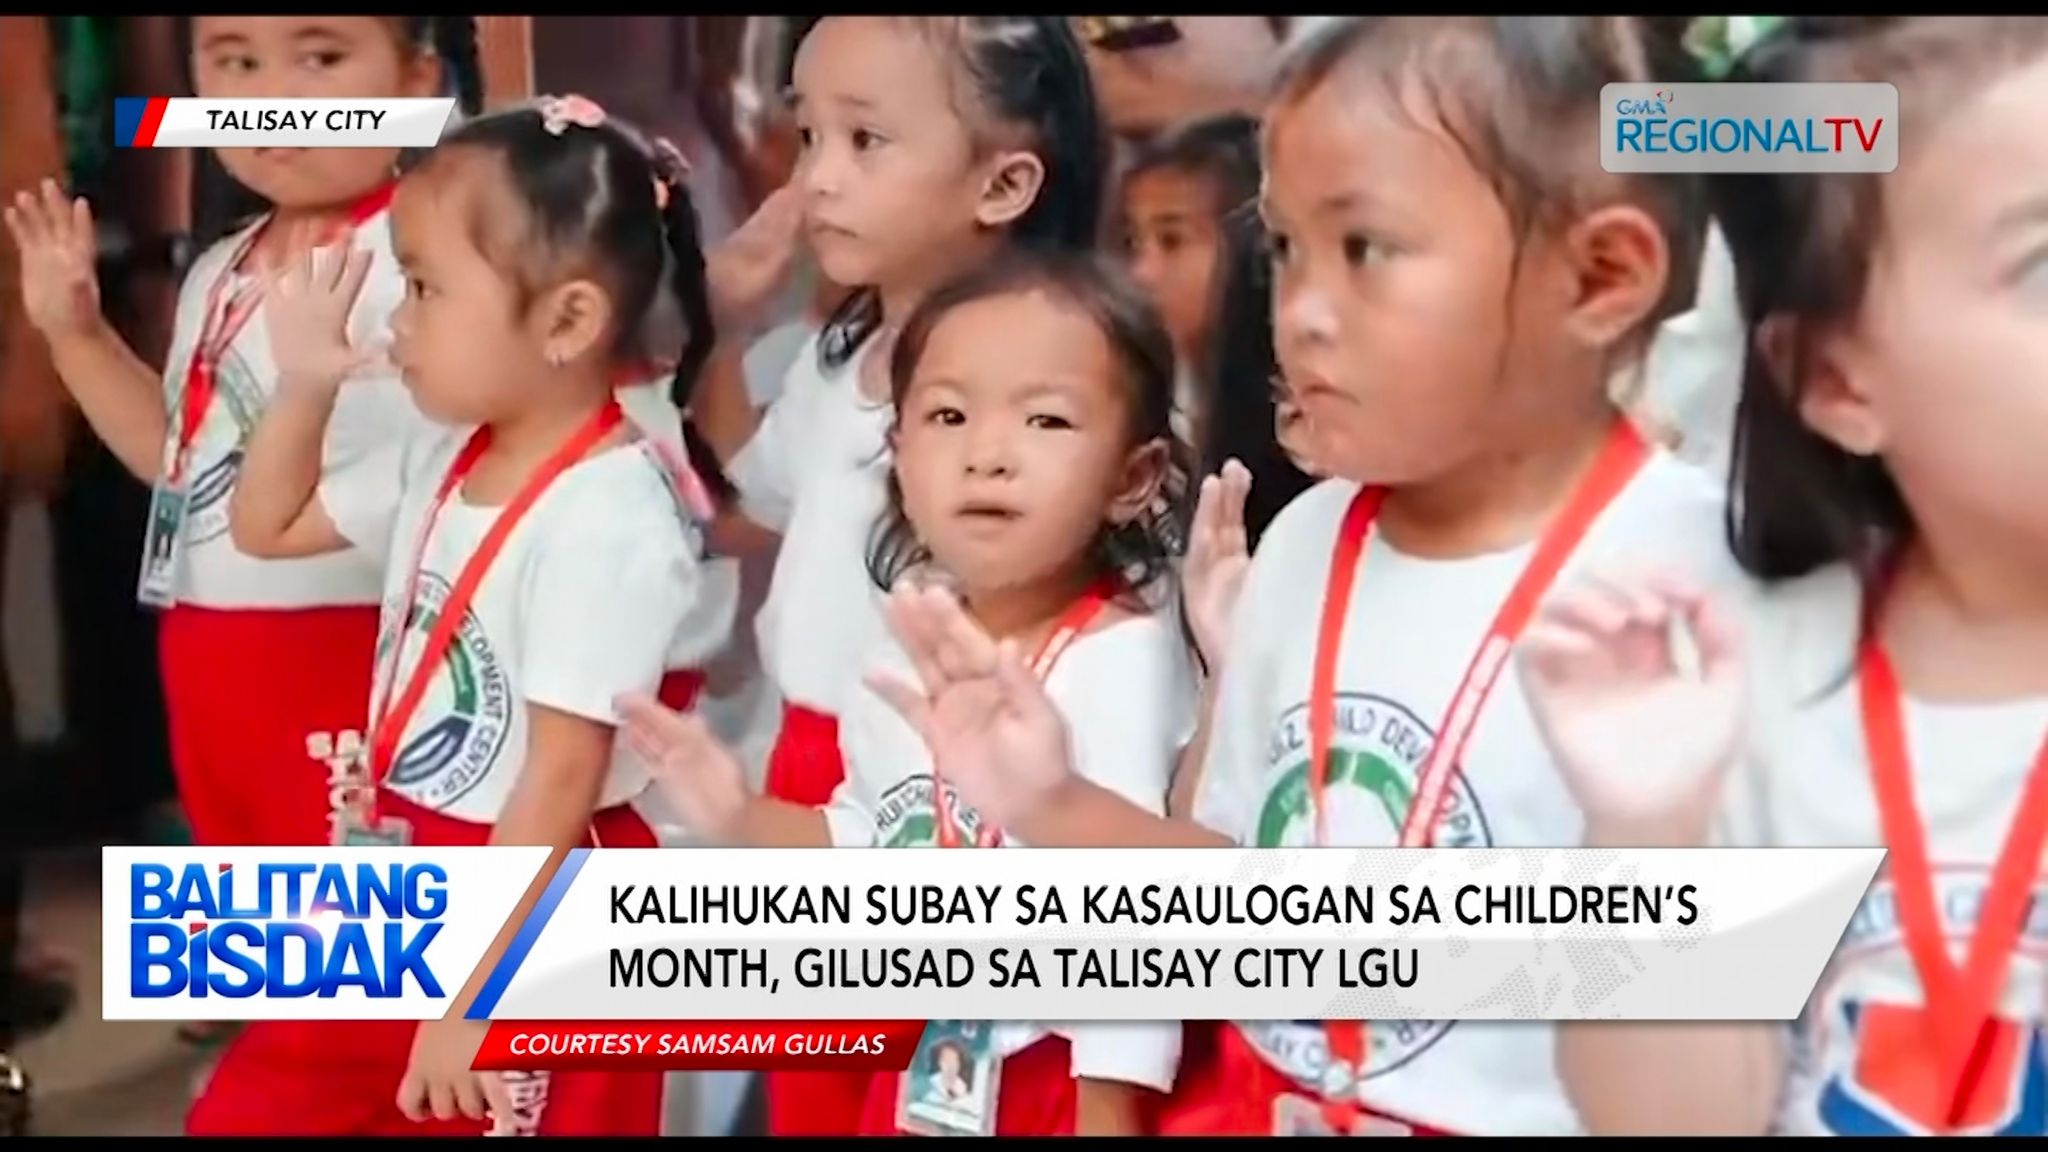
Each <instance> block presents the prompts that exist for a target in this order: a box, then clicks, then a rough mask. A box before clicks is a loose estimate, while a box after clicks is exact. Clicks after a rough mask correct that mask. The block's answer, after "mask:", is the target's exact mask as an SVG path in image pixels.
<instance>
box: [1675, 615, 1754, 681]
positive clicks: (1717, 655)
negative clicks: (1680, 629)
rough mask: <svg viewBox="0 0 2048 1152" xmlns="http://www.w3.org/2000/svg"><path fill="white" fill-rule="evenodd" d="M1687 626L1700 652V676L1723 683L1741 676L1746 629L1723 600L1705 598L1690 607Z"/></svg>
mask: <svg viewBox="0 0 2048 1152" xmlns="http://www.w3.org/2000/svg"><path fill="white" fill-rule="evenodd" d="M1689 609H1690V610H1689V611H1688V613H1687V615H1686V624H1687V626H1688V627H1689V628H1690V629H1691V631H1692V636H1693V644H1694V645H1695V646H1696V647H1697V648H1698V649H1699V658H1700V672H1701V674H1702V675H1704V676H1705V677H1706V678H1707V679H1708V680H1722V679H1725V678H1727V677H1729V676H1733V675H1738V674H1739V673H1740V672H1741V668H1742V662H1743V637H1742V628H1741V626H1740V624H1739V622H1738V621H1737V620H1736V617H1735V614H1734V613H1732V612H1730V611H1729V610H1728V609H1727V607H1726V606H1725V605H1723V604H1722V603H1721V602H1720V600H1719V599H1718V598H1716V597H1712V596H1702V597H1700V598H1698V599H1696V600H1694V601H1693V602H1692V604H1691V605H1689Z"/></svg>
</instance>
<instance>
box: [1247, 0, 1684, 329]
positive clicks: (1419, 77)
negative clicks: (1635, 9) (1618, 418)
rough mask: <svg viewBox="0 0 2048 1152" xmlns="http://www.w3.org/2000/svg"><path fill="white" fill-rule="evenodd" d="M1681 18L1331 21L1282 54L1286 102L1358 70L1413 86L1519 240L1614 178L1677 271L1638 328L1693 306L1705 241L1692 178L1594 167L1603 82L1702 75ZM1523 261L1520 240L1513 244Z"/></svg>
mask: <svg viewBox="0 0 2048 1152" xmlns="http://www.w3.org/2000/svg"><path fill="white" fill-rule="evenodd" d="M1684 24H1685V19H1684V18H1670V17H1655V18H1650V17H1632V16H1346V17H1335V18H1331V19H1329V20H1328V21H1327V22H1324V23H1322V24H1320V25H1319V26H1317V27H1316V28H1315V29H1314V30H1313V31H1312V32H1309V33H1308V34H1307V35H1306V36H1305V37H1304V38H1303V39H1302V40H1301V41H1299V42H1298V43H1296V44H1294V45H1292V46H1291V47H1290V49H1289V50H1288V51H1287V53H1286V54H1285V56H1284V58H1283V61H1282V64H1281V68H1280V75H1279V79H1278V82H1277V91H1278V93H1279V98H1280V101H1282V102H1286V101H1290V100H1292V99H1295V98H1298V97H1299V96H1301V95H1304V94H1306V93H1307V92H1308V91H1310V90H1312V89H1314V88H1317V87H1320V86H1321V85H1322V84H1323V83H1324V82H1325V81H1327V80H1329V79H1330V78H1332V77H1333V76H1335V75H1336V74H1338V73H1339V72H1344V71H1355V72H1359V73H1362V74H1364V75H1367V76H1370V77H1371V78H1372V79H1374V80H1376V81H1378V82H1379V83H1381V84H1384V85H1387V86H1388V87H1389V88H1391V89H1393V90H1394V92H1395V95H1396V96H1397V99H1396V100H1394V101H1390V103H1392V104H1394V105H1395V106H1397V107H1399V106H1402V105H1401V103H1400V101H1399V99H1398V96H1399V95H1401V94H1402V91H1403V89H1405V87H1406V86H1407V85H1409V84H1411V83H1412V84H1415V85H1417V86H1418V87H1419V88H1420V90H1421V92H1422V94H1423V97H1424V99H1425V100H1426V101H1427V102H1428V103H1429V105H1430V107H1431V108H1432V110H1433V111H1434V112H1435V113H1436V114H1437V119H1438V120H1439V121H1440V122H1441V124H1442V128H1443V130H1444V132H1445V133H1446V134H1447V135H1448V136H1449V138H1450V139H1451V141H1452V142H1453V143H1454V144H1456V145H1457V147H1458V148H1459V149H1460V150H1461V151H1462V152H1463V153H1464V155H1465V157H1466V158H1467V159H1468V160H1469V161H1470V162H1471V164H1472V166H1473V168H1474V169H1475V170H1476V171H1478V172H1480V173H1482V174H1484V175H1485V176H1486V177H1487V178H1488V179H1489V180H1490V181H1491V182H1492V184H1493V187H1494V191H1495V193H1496V194H1497V195H1498V196H1499V198H1500V201H1501V204H1502V205H1503V206H1504V207H1505V208H1506V209H1507V212H1508V218H1509V220H1510V222H1511V223H1512V225H1513V226H1514V228H1515V232H1516V235H1517V236H1528V235H1530V234H1532V233H1533V232H1534V231H1535V230H1536V229H1538V228H1540V227H1542V226H1544V225H1546V224H1549V223H1554V222H1555V221H1556V220H1558V219H1560V218H1561V217H1563V216H1564V215H1566V214H1568V213H1570V212H1571V211H1573V210H1575V209H1577V208H1578V207H1580V206H1581V205H1582V203H1583V200H1584V198H1585V195H1586V193H1587V192H1588V190H1589V189H1591V188H1592V187H1594V186H1595V185H1596V184H1606V185H1607V186H1609V187H1616V188H1619V189H1620V190H1621V191H1622V193H1623V195H1624V196H1626V197H1627V198H1628V199H1629V200H1630V201H1632V202H1634V203H1636V204H1638V205H1639V206H1641V207H1642V208H1643V209H1644V210H1646V211H1648V212H1650V213H1651V214H1652V215H1653V216H1654V217H1655V218H1656V219H1657V221H1658V223H1659V225H1660V227H1661V230H1662V232H1663V234H1664V239H1665V244H1666V247H1667V248H1668V249H1669V251H1670V266H1671V275H1670V278H1669V279H1668V281H1667V283H1666V285H1665V291H1664V296H1663V299H1662V300H1661V301H1660V304H1659V307H1658V308H1657V309H1656V310H1655V311H1654V312H1653V313H1652V314H1651V315H1650V316H1647V317H1645V319H1644V322H1643V324H1642V325H1640V326H1639V330H1638V332H1637V333H1636V339H1637V341H1638V342H1639V343H1640V344H1642V345H1644V346H1647V343H1648V338H1649V336H1650V333H1651V331H1652V330H1653V329H1654V327H1655V324H1656V322H1658V321H1661V320H1663V319H1666V318H1668V317H1669V316H1672V315H1676V314H1678V313H1681V312H1684V311H1686V310H1687V309H1689V308H1690V307H1691V306H1692V300H1693V295H1694V293H1693V281H1694V278H1695V276H1696V275H1697V270H1698V266H1699V261H1700V254H1701V252H1702V250H1703V249H1704V247H1705V243H1706V231H1707V221H1706V209H1705V191H1704V188H1703V186H1702V183H1701V181H1700V179H1699V178H1698V177H1697V176H1693V175H1688V174H1675V173H1674V174H1667V173H1657V174H1632V175H1628V176H1621V177H1617V176H1607V175H1606V174H1604V173H1603V172H1601V170H1600V168H1599V164H1598V158H1597V156H1598V152H1597V145H1596V141H1597V140H1598V133H1599V123H1600V90H1601V88H1602V87H1603V86H1605V85H1608V84H1617V83H1644V82H1652V81H1670V82H1673V83H1686V82H1693V81H1697V80H1698V79H1700V78H1701V73H1700V67H1699V65H1698V63H1697V62H1696V61H1694V60H1693V58H1692V57H1691V56H1690V55H1688V54H1687V52H1686V51H1685V49H1684V47H1683V45H1682V43H1681V36H1682V32H1683V27H1684ZM1517 258H1518V259H1519V249H1518V250H1517Z"/></svg>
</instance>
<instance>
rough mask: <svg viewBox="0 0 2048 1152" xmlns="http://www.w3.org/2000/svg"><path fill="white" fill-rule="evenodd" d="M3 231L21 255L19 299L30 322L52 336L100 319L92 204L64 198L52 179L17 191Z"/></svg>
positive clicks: (70, 332) (80, 327)
mask: <svg viewBox="0 0 2048 1152" xmlns="http://www.w3.org/2000/svg"><path fill="white" fill-rule="evenodd" d="M6 220H7V231H8V234H9V235H11V236H12V237H13V238H14V247H15V250H16V251H17V252H19V253H20V254H21V302H22V309H23V311H25V312H26V313H27V314H28V320H29V323H31V324H33V325H35V327H36V330H37V331H38V332H41V333H42V334H43V335H44V336H46V337H48V338H50V339H53V340H54V339H56V338H58V337H61V336H66V335H72V334H75V333H79V332H83V331H85V330H87V329H89V328H91V327H92V326H93V325H94V324H96V323H98V322H99V318H100V280H99V272H98V263H99V242H98V240H97V239H96V238H95V234H94V230H93V224H92V209H91V208H89V207H87V206H86V203H85V201H84V200H83V199H75V200H71V199H67V198H66V197H65V195H64V193H63V191H62V190H61V189H59V188H58V187H57V182H56V181H54V180H45V181H43V185H42V187H41V188H40V189H38V190H37V191H36V192H28V191H22V192H18V193H16V194H15V197H14V203H12V204H10V205H8V206H7V211H6Z"/></svg>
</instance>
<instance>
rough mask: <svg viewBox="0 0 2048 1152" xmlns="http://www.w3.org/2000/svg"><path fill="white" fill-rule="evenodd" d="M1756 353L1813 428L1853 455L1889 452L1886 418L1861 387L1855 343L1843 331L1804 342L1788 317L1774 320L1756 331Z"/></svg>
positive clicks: (1820, 335) (1774, 318)
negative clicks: (1856, 367)
mask: <svg viewBox="0 0 2048 1152" xmlns="http://www.w3.org/2000/svg"><path fill="white" fill-rule="evenodd" d="M1756 344H1757V352H1758V354H1759V355H1761V356H1762V357H1763V361H1764V366H1765V368H1766V370H1768V371H1769V372H1770V374H1771V382H1772V383H1773V384H1774V385H1776V386H1777V387H1778V389H1779V390H1780V391H1781V392H1782V393H1783V394H1784V395H1787V396H1791V397H1793V402H1794V404H1795V406H1796V407H1797V408H1798V411H1799V419H1800V420H1801V421H1803V422H1804V423H1805V424H1806V426H1807V427H1808V428H1811V429H1813V431H1814V432H1815V433H1816V434H1817V435H1819V436H1821V437H1823V438H1825V439H1827V440H1829V441H1832V442H1833V443H1834V444H1835V445H1836V446H1838V447H1840V448H1841V449H1842V451H1844V452H1847V453H1849V454H1850V455H1852V456H1875V455H1877V454H1878V453H1879V452H1881V451H1883V450H1884V443H1885V429H1884V420H1883V417H1882V416H1881V415H1880V414H1879V412H1878V410H1877V408H1876V407H1875V406H1874V405H1872V404H1871V402H1870V398H1869V397H1868V396H1866V395H1864V393H1863V389H1862V388H1860V387H1859V386H1858V385H1857V383H1856V376H1857V373H1856V371H1855V368H1854V365H1855V363H1856V348H1857V346H1856V342H1855V339H1854V337H1853V336H1850V335H1848V334H1845V333H1839V332H1816V333H1813V334H1812V335H1811V336H1810V337H1808V338H1806V339H1805V340H1804V347H1803V348H1802V347H1801V344H1802V338H1801V334H1800V332H1799V325H1798V323H1797V322H1796V321H1794V320H1793V319H1792V318H1791V317H1789V316H1772V317H1769V318H1768V319H1766V320H1765V321H1764V322H1763V323H1762V324H1761V325H1759V326H1758V327H1757V336H1756Z"/></svg>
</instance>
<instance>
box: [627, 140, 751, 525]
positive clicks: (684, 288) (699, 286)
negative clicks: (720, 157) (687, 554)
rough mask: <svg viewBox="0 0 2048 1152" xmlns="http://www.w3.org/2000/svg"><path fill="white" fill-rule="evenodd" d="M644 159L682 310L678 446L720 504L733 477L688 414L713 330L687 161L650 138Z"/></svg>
mask: <svg viewBox="0 0 2048 1152" xmlns="http://www.w3.org/2000/svg"><path fill="white" fill-rule="evenodd" d="M648 160H649V162H650V164H651V165H652V167H653V169H654V179H655V182H656V185H657V187H659V188H660V189H661V190H662V191H661V196H662V198H663V199H662V203H661V205H660V207H661V227H662V236H663V238H664V239H665V240H666V241H667V242H668V254H669V266H670V272H669V276H670V278H671V279H670V285H669V288H670V291H672V292H674V293H675V298H676V307H677V309H678V310H680V311H681V312H682V319H683V348H682V352H681V353H680V354H679V355H678V356H677V357H676V370H675V375H673V376H672V377H670V378H669V386H668V387H669V400H670V401H671V402H672V403H674V404H675V406H676V408H677V409H678V410H679V411H680V412H681V413H682V414H683V415H682V422H683V449H684V451H685V452H686V453H688V455H689V458H690V463H691V466H692V467H694V468H696V469H697V470H698V474H699V475H700V476H701V477H702V478H703V480H704V486H705V488H707V489H708V490H709V491H710V494H711V499H712V500H713V501H714V502H715V503H716V504H718V505H719V506H720V507H723V506H725V505H727V504H729V503H731V501H732V499H733V497H734V496H735V495H737V491H736V489H734V487H733V484H732V481H731V480H730V479H728V478H727V476H726V475H725V471H724V469H723V468H722V467H720V465H719V461H718V455H717V453H715V452H713V451H712V450H711V445H710V443H709V442H708V441H706V440H705V439H704V436H703V434H702V433H701V432H699V431H698V430H697V422H696V420H695V418H694V417H692V416H691V415H690V405H691V402H692V401H693V400H694V399H695V396H696V391H697V382H698V380H699V378H701V377H702V376H703V374H704V364H705V362H706V361H708V360H709V359H710V358H711V349H712V345H713V343H714V342H715V340H716V337H717V330H716V328H715V327H714V325H713V323H712V320H711V290H710V287H709V286H708V284H707V283H706V279H705V272H704V247H703V244H702V242H701V238H700V236H699V230H698V227H697V207H696V204H695V202H694V201H692V200H691V198H690V186H689V162H688V161H687V160H685V159H684V158H683V155H682V153H681V152H678V151H677V150H676V148H675V145H673V144H670V143H668V142H667V141H665V140H657V141H655V142H653V144H652V146H651V148H650V150H649V155H648Z"/></svg>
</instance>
